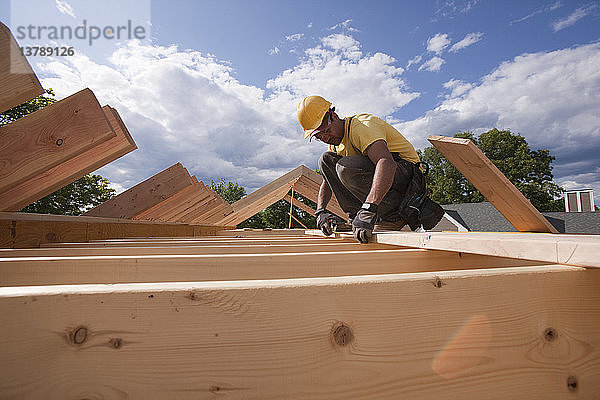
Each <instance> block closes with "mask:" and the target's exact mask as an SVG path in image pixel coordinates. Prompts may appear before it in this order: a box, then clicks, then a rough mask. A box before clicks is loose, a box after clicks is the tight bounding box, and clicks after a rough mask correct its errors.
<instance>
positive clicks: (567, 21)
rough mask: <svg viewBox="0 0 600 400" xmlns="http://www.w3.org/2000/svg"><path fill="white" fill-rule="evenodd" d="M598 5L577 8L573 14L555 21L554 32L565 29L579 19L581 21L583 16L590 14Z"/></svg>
mask: <svg viewBox="0 0 600 400" xmlns="http://www.w3.org/2000/svg"><path fill="white" fill-rule="evenodd" d="M596 7H598V5H597V4H593V5H591V6H587V7H580V8H578V9H577V10H575V11H573V13H572V14H571V15H569V16H568V17H565V18H563V19H560V20H558V21H556V22H554V23H553V24H552V29H553V30H554V32H558V31H560V30H561V29H564V28H567V27H569V26H571V25H574V24H575V23H576V22H577V21H579V20H580V19H581V18H583V17H585V16H586V15H588V14H589V13H590V12H591V11H592V10H593V9H595V8H596Z"/></svg>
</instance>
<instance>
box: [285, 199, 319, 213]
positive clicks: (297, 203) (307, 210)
mask: <svg viewBox="0 0 600 400" xmlns="http://www.w3.org/2000/svg"><path fill="white" fill-rule="evenodd" d="M283 199H284V200H285V201H287V202H288V203H290V204H291V203H292V198H291V197H290V195H289V194H286V195H285V197H284V198H283ZM294 200H296V201H294V206H296V207H298V208H300V209H301V210H302V211H304V212H305V213H307V214H309V215H312V216H313V217H314V216H315V210H314V209H313V208H312V207H310V206H309V205H308V204H304V203H303V202H301V201H300V200H298V199H294Z"/></svg>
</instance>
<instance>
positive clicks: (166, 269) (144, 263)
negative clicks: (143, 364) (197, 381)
mask: <svg viewBox="0 0 600 400" xmlns="http://www.w3.org/2000/svg"><path fill="white" fill-rule="evenodd" d="M541 264H542V263H539V262H534V261H527V262H524V261H522V260H515V259H510V258H495V257H489V256H480V255H475V254H458V253H451V252H440V251H433V250H422V249H391V250H361V249H359V250H353V251H330V250H329V249H327V248H324V249H322V251H314V252H296V253H270V252H269V253H258V254H189V255H145V256H142V255H132V256H78V257H21V258H3V259H0V286H35V285H79V284H89V283H110V284H112V283H130V282H184V281H214V280H218V281H225V280H241V279H284V278H308V277H320V276H348V275H367V274H398V273H408V272H411V273H412V272H426V271H440V270H460V269H469V268H491V267H514V266H523V265H541Z"/></svg>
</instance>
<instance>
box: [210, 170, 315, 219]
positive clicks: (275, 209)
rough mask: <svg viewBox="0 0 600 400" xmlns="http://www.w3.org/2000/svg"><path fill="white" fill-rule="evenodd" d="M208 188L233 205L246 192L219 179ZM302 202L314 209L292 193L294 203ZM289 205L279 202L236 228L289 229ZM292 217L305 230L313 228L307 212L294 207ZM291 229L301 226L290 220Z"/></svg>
mask: <svg viewBox="0 0 600 400" xmlns="http://www.w3.org/2000/svg"><path fill="white" fill-rule="evenodd" d="M210 188H211V189H213V190H214V191H215V192H217V193H218V194H219V196H221V197H222V198H223V199H224V200H225V201H227V202H228V203H229V204H232V203H235V202H236V201H238V200H240V199H241V198H242V197H244V196H245V195H246V190H245V189H244V188H243V187H242V186H240V185H239V184H238V183H237V182H225V180H224V179H221V180H220V181H219V182H215V181H214V180H211V182H210ZM296 201H298V202H303V203H305V204H307V205H309V206H310V207H312V208H315V203H313V202H312V201H310V200H308V199H307V198H305V197H303V196H301V195H299V194H298V193H294V202H296ZM289 212H290V203H288V202H287V201H285V200H279V201H277V202H275V203H273V204H271V205H270V206H269V207H267V208H266V209H264V210H263V211H261V212H259V213H257V214H256V215H253V216H252V217H250V218H248V219H247V220H245V221H244V222H242V223H241V224H238V228H258V229H260V228H263V229H264V228H273V229H283V228H288V227H289V222H290V214H289ZM293 215H294V217H296V218H298V219H299V220H300V221H301V222H302V223H303V224H304V225H305V226H306V227H307V228H315V227H316V222H315V218H314V217H313V216H312V215H310V214H308V213H307V212H305V211H303V210H301V209H299V208H296V207H294V209H293ZM292 228H302V226H301V225H300V224H299V223H298V222H297V221H295V220H294V219H293V218H292Z"/></svg>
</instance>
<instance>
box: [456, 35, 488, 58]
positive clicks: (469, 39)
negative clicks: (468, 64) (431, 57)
mask: <svg viewBox="0 0 600 400" xmlns="http://www.w3.org/2000/svg"><path fill="white" fill-rule="evenodd" d="M482 37H483V33H481V32H473V33H469V34H468V35H467V36H465V38H464V39H463V40H461V41H460V42H456V43H454V44H453V45H452V47H450V53H455V52H457V51H459V50H462V49H464V48H465V47H469V46H470V45H472V44H474V43H477V42H479V41H480V40H481V38H482Z"/></svg>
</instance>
